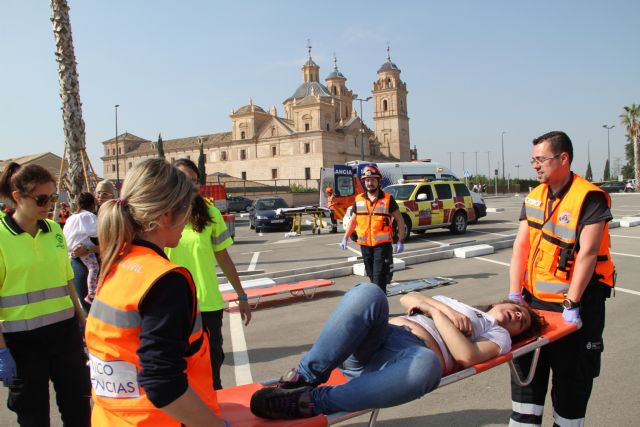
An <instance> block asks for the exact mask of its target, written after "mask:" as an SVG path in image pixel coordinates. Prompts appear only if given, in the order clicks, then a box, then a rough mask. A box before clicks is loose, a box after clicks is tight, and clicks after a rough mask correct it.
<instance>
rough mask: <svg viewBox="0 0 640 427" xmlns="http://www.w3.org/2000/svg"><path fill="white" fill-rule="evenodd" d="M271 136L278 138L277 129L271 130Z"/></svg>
mask: <svg viewBox="0 0 640 427" xmlns="http://www.w3.org/2000/svg"><path fill="white" fill-rule="evenodd" d="M271 136H276V128H275V127H272V128H271Z"/></svg>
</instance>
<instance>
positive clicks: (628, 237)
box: [609, 234, 640, 239]
mask: <svg viewBox="0 0 640 427" xmlns="http://www.w3.org/2000/svg"><path fill="white" fill-rule="evenodd" d="M609 236H611V237H622V238H624V239H640V237H638V236H623V235H622V234H609Z"/></svg>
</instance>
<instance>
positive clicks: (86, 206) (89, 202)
mask: <svg viewBox="0 0 640 427" xmlns="http://www.w3.org/2000/svg"><path fill="white" fill-rule="evenodd" d="M78 209H83V210H85V211H94V210H95V209H96V198H95V197H94V196H93V194H91V193H88V192H84V193H80V195H79V196H78Z"/></svg>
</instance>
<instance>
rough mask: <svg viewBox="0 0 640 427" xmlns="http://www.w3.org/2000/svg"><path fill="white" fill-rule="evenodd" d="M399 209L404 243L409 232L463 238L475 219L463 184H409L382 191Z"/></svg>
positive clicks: (401, 184)
mask: <svg viewBox="0 0 640 427" xmlns="http://www.w3.org/2000/svg"><path fill="white" fill-rule="evenodd" d="M384 192H385V193H389V194H391V196H393V198H394V199H395V200H396V202H397V203H398V206H399V207H400V213H401V214H402V216H403V218H404V223H405V233H404V236H405V239H406V238H408V237H409V235H410V234H411V232H414V233H419V234H422V233H424V232H425V231H426V230H429V229H431V228H449V229H450V230H451V232H452V233H453V234H463V233H464V232H466V231H467V224H468V223H469V222H472V221H474V220H475V219H476V213H475V210H474V209H473V200H472V199H471V192H470V191H469V188H468V187H467V186H466V185H465V183H464V182H462V181H427V180H412V181H405V182H403V183H400V184H394V185H389V186H387V187H385V188H384Z"/></svg>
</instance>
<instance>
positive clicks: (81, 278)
mask: <svg viewBox="0 0 640 427" xmlns="http://www.w3.org/2000/svg"><path fill="white" fill-rule="evenodd" d="M71 268H72V269H73V287H74V288H75V290H76V294H78V301H79V302H80V305H81V306H82V309H83V310H84V312H85V314H87V313H89V309H90V308H91V304H89V303H88V302H86V301H85V300H84V297H85V296H86V295H87V276H88V275H89V270H88V269H87V266H86V265H84V264H83V263H82V261H80V258H75V257H71Z"/></svg>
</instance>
